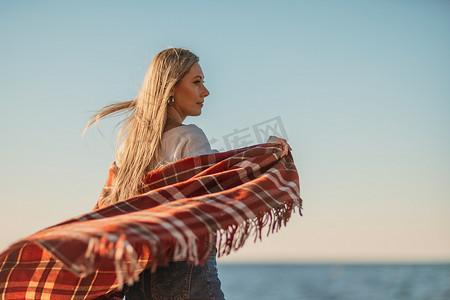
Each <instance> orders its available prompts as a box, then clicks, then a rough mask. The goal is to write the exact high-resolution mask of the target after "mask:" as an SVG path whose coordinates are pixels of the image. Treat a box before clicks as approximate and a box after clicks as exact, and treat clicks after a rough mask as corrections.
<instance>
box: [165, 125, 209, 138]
mask: <svg viewBox="0 0 450 300" xmlns="http://www.w3.org/2000/svg"><path fill="white" fill-rule="evenodd" d="M177 135H178V136H180V135H182V136H186V137H190V136H202V137H203V136H204V137H206V135H205V133H204V132H203V130H202V129H201V128H200V127H198V126H197V125H195V124H187V125H180V126H177V127H173V128H171V129H169V130H167V131H165V132H164V133H163V136H164V137H169V136H177Z"/></svg>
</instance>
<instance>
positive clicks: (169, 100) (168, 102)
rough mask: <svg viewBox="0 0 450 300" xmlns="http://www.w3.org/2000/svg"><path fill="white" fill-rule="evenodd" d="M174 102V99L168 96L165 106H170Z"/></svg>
mask: <svg viewBox="0 0 450 300" xmlns="http://www.w3.org/2000/svg"><path fill="white" fill-rule="evenodd" d="M174 102H175V99H174V98H173V96H170V98H169V99H168V100H167V105H169V106H171V105H172V104H173V103H174Z"/></svg>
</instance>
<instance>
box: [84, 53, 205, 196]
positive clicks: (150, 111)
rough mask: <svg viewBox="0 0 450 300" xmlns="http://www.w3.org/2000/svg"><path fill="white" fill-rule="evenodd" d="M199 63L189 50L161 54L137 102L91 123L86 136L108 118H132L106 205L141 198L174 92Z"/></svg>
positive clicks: (112, 108)
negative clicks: (168, 101) (121, 115)
mask: <svg viewBox="0 0 450 300" xmlns="http://www.w3.org/2000/svg"><path fill="white" fill-rule="evenodd" d="M198 61H199V58H198V56H196V55H195V54H193V53H192V52H190V51H189V50H186V49H181V48H170V49H166V50H163V51H161V52H159V53H158V54H157V55H156V56H155V58H154V59H153V61H152V63H151V64H150V67H149V68H148V71H147V74H146V75H145V79H144V82H143V84H142V86H141V88H140V90H139V92H138V94H137V96H136V98H135V99H134V100H132V101H125V102H118V103H114V104H111V105H108V106H105V107H103V108H102V109H100V110H99V111H97V112H96V113H95V114H94V115H93V116H92V117H91V119H90V120H89V121H88V123H87V125H86V127H85V129H84V131H83V132H84V133H85V132H86V130H87V129H88V128H89V127H90V126H91V125H92V124H94V123H97V122H99V121H100V120H101V119H103V118H104V117H106V116H111V115H115V114H120V113H127V114H128V116H127V117H126V118H125V120H124V124H123V126H122V128H121V129H120V131H119V135H118V138H117V146H116V157H117V160H118V163H120V165H119V168H118V169H119V171H118V173H117V174H116V183H115V185H114V187H113V189H112V191H111V193H110V194H109V195H108V197H107V198H105V199H104V203H105V204H114V203H116V202H119V201H123V200H126V199H127V198H129V197H132V196H135V195H137V194H138V189H139V187H140V186H141V184H142V179H143V175H144V173H145V172H147V171H150V170H152V169H154V168H155V167H156V166H157V164H158V162H157V161H156V159H157V157H158V155H159V152H160V145H161V138H162V134H163V131H164V126H165V124H166V120H167V105H168V103H167V100H168V99H169V97H170V93H171V91H172V88H173V87H174V86H175V85H176V84H177V83H178V82H179V81H180V80H181V79H182V78H183V77H184V75H186V73H188V71H189V69H190V68H191V67H192V65H194V64H195V63H197V62H198ZM119 146H120V151H119V150H118V149H119Z"/></svg>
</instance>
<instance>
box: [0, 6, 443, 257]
mask: <svg viewBox="0 0 450 300" xmlns="http://www.w3.org/2000/svg"><path fill="white" fill-rule="evenodd" d="M449 28H450V3H449V2H448V1H433V0H431V1H415V0H411V1H406V0H403V1H401V0H398V1H392V0H391V1H386V0H378V1H349V0H343V1H279V2H275V1H270V2H269V1H267V2H264V1H245V2H244V1H226V2H225V1H167V2H163V1H2V2H1V4H0V39H1V41H2V42H1V44H2V45H1V47H0V66H1V68H0V99H1V100H0V101H1V104H2V109H1V111H0V115H1V117H0V125H1V128H2V130H1V131H0V141H1V147H0V164H1V173H0V191H1V195H2V199H1V202H0V203H1V204H0V205H1V209H0V227H1V228H3V229H2V230H1V238H0V249H5V248H6V247H8V245H9V244H10V243H12V242H14V241H16V240H18V239H20V238H24V237H26V236H28V235H30V234H32V233H34V232H36V231H38V230H40V229H43V228H45V227H47V226H50V225H53V224H56V223H58V222H61V221H63V220H66V219H68V218H71V217H74V216H78V215H81V214H84V213H87V212H89V211H90V210H92V209H93V207H94V205H95V203H96V201H97V198H98V196H99V194H100V190H101V188H102V186H103V184H104V182H105V180H106V176H107V172H108V166H109V164H110V163H111V162H112V161H114V159H115V158H114V144H115V134H116V133H117V130H114V128H115V125H116V124H117V123H118V122H120V118H112V119H109V120H106V121H105V122H103V123H101V124H100V125H99V127H98V129H96V128H92V129H90V130H89V131H88V133H87V134H86V136H85V137H82V136H81V132H82V130H83V128H84V126H85V125H86V122H87V120H88V119H89V117H90V116H91V115H92V114H93V113H94V112H95V111H96V110H97V109H99V108H101V107H103V106H105V105H107V104H111V103H114V102H117V101H125V100H131V99H133V98H134V96H135V95H136V92H137V90H138V88H139V86H140V84H141V83H142V80H143V78H144V75H145V72H146V70H147V68H148V66H149V64H150V62H151V60H152V58H153V57H154V55H155V54H157V53H158V52H159V51H161V50H163V49H166V48H167V47H172V46H173V47H184V48H188V49H190V50H192V51H193V52H194V53H196V54H197V55H198V56H199V57H200V65H201V67H202V69H203V73H204V74H205V85H206V87H207V88H208V89H209V91H210V93H211V94H210V96H209V97H207V98H206V102H205V106H204V108H203V113H202V115H201V116H199V117H195V118H188V119H186V122H185V123H186V124H196V125H198V126H199V127H200V128H202V129H203V130H204V132H205V133H206V135H207V136H208V138H209V139H210V141H211V143H212V147H213V148H216V149H224V150H226V149H228V148H230V147H232V146H233V145H234V144H233V143H230V144H226V141H232V138H233V137H236V136H238V135H240V137H242V136H243V135H245V139H243V140H241V143H240V144H239V145H240V146H245V145H250V144H257V143H259V139H258V137H257V136H256V135H255V128H265V129H270V128H272V129H277V130H279V131H280V128H281V127H280V126H282V127H283V128H284V131H283V132H281V131H280V133H282V136H281V137H285V138H287V140H288V142H289V144H290V145H291V147H292V149H293V150H292V154H293V157H294V161H295V164H296V166H297V169H298V171H299V176H300V185H301V197H302V199H303V201H304V202H303V211H302V213H303V216H302V217H301V216H300V215H299V214H298V213H295V214H293V216H292V217H291V220H290V221H289V223H288V225H287V227H285V228H282V229H281V230H280V232H278V233H277V234H274V235H271V236H269V237H267V238H264V239H263V241H262V242H257V243H253V241H250V240H249V241H248V242H247V244H246V245H245V247H244V248H242V249H240V250H239V251H238V252H236V253H232V254H231V255H229V256H228V257H224V258H220V259H219V263H220V262H223V263H236V262H299V263H322V262H325V263H328V262H369V263H381V262H400V263H405V262H418V263H421V262H437V263H439V262H450V218H449V214H450V184H449V183H450V156H449V155H448V154H449V153H450V135H449V131H448V128H450V118H449V113H450V82H449V78H450V55H449V54H450V52H449V50H450V30H449ZM261 126H262V127H261Z"/></svg>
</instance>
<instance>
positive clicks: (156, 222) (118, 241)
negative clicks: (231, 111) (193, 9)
mask: <svg viewBox="0 0 450 300" xmlns="http://www.w3.org/2000/svg"><path fill="white" fill-rule="evenodd" d="M281 152H282V150H281V147H280V146H279V145H276V144H262V145H256V146H251V147H246V148H242V149H237V150H232V151H228V152H222V153H214V154H208V155H202V156H196V157H190V158H186V159H183V160H180V161H177V162H175V163H172V164H169V165H166V166H165V167H163V168H160V169H158V170H155V171H152V172H149V173H148V174H146V175H145V181H144V182H145V183H146V184H145V186H143V188H142V191H141V192H142V193H141V194H139V195H138V196H135V197H133V198H130V199H128V200H127V201H124V202H120V203H116V204H114V205H110V206H104V205H103V203H102V199H103V197H104V196H106V195H107V194H108V192H109V190H110V188H111V186H112V185H113V184H114V177H115V170H116V167H115V164H114V163H113V164H112V166H111V168H110V172H109V177H108V180H107V182H106V185H105V187H104V189H103V192H102V196H101V197H100V200H99V202H98V203H97V206H96V208H95V209H94V211H92V212H91V213H88V214H84V215H82V216H79V217H76V218H73V219H70V220H67V221H65V222H62V223H60V224H57V225H55V226H51V227H49V228H46V229H44V230H42V231H39V232H37V233H35V234H33V235H31V236H29V237H28V238H26V239H23V240H20V241H18V242H17V243H15V244H13V245H11V246H10V247H9V248H8V249H7V250H6V251H4V252H3V253H1V254H0V295H1V298H2V299H108V297H109V296H108V295H111V294H112V293H114V292H115V291H117V290H118V289H120V288H121V287H122V285H123V284H125V283H128V284H132V283H133V281H134V280H137V277H138V274H139V273H141V272H142V271H143V270H144V269H146V268H152V269H155V268H156V267H157V266H160V265H165V264H167V263H168V262H169V261H170V260H174V261H181V260H186V261H187V262H191V263H194V264H202V263H204V262H205V261H206V259H207V256H208V253H209V251H210V247H211V244H212V242H213V241H214V240H215V234H216V233H217V248H218V252H219V256H220V255H228V254H229V253H230V252H231V251H232V250H237V249H239V248H240V247H242V246H243V245H244V242H245V241H246V240H247V238H248V237H249V236H253V238H254V239H255V240H257V239H261V236H262V229H263V228H264V227H266V228H267V234H269V233H273V232H274V231H277V230H278V229H279V228H280V227H281V226H282V225H286V222H287V221H288V219H289V218H290V216H291V213H292V211H293V209H294V207H295V206H297V207H299V212H300V209H301V203H302V202H301V201H302V200H301V199H300V196H299V193H300V190H299V179H298V174H297V170H296V168H295V166H294V163H293V159H292V156H291V154H290V153H289V154H288V156H285V157H284V158H280V156H281Z"/></svg>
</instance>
